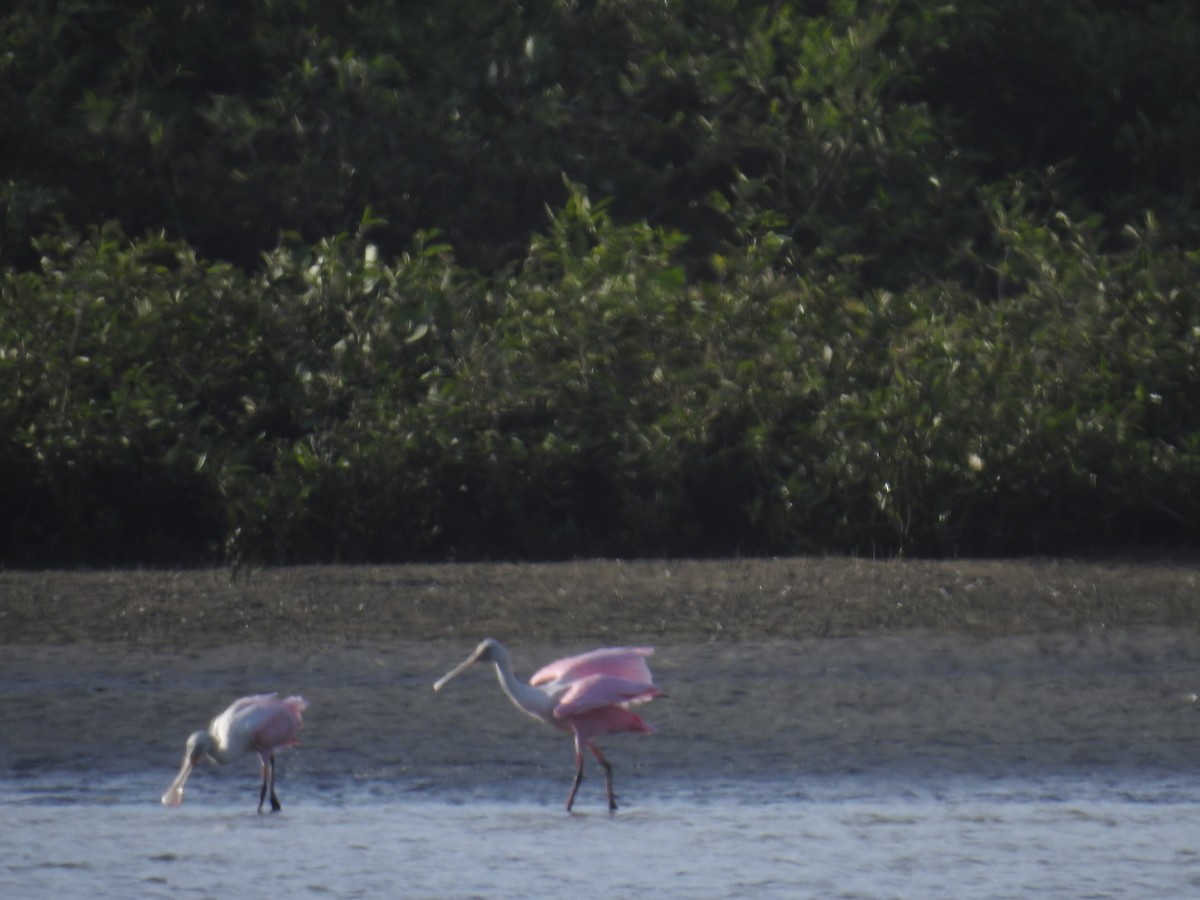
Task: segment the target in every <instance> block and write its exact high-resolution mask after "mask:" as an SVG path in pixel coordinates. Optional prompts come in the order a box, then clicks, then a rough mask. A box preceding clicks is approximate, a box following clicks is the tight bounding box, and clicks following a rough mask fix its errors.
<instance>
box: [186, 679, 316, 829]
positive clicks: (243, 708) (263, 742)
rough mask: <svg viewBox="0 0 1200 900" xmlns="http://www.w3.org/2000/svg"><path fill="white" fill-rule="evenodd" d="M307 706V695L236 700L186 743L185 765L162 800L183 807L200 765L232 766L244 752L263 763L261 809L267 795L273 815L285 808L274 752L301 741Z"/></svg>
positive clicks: (258, 696) (259, 803)
mask: <svg viewBox="0 0 1200 900" xmlns="http://www.w3.org/2000/svg"><path fill="white" fill-rule="evenodd" d="M307 707H308V704H307V703H306V702H305V701H304V698H303V697H288V698H287V699H286V700H280V699H279V698H278V696H277V695H275V694H258V695H256V696H253V697H243V698H242V699H240V700H235V701H234V702H233V705H232V706H230V707H229V709H227V710H225V712H223V713H221V714H220V715H219V716H217V717H216V718H215V719H213V720H212V723H211V724H210V725H209V726H208V731H197V732H196V733H195V734H193V735H192V736H191V737H189V738H188V739H187V750H186V751H185V752H184V754H183V766H182V767H181V768H180V769H179V774H178V775H176V776H175V780H174V781H173V782H171V786H170V787H169V788H167V792H166V793H165V794H163V796H162V802H163V806H179V805H180V804H181V803H183V786H184V784H185V783H186V782H187V780H188V776H189V775H191V774H192V769H193V768H194V767H195V765H196V763H197V762H199V761H200V760H202V759H208V760H210V761H212V762H214V763H227V762H229V761H230V760H232V759H233V758H234V757H237V756H241V755H242V754H243V753H257V754H258V758H259V760H260V761H261V763H262V787H261V788H260V789H259V792H258V811H259V812H260V813H261V812H262V808H263V803H264V802H265V801H266V799H267V795H268V792H269V793H270V797H271V812H278V811H279V810H280V809H281V808H282V807H281V806H280V805H279V798H278V797H277V796H276V795H275V753H276V751H278V750H282V749H284V748H285V747H291V746H294V745H295V744H297V743H299V742H300V737H299V734H300V729H301V728H302V727H303V725H304V722H303V719H302V717H301V713H303V712H304V710H305V709H306V708H307Z"/></svg>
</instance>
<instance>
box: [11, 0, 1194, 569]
mask: <svg viewBox="0 0 1200 900" xmlns="http://www.w3.org/2000/svg"><path fill="white" fill-rule="evenodd" d="M7 10H8V11H7V12H4V13H2V14H0V110H2V112H3V117H4V120H5V125H6V128H5V130H6V133H7V139H6V141H5V142H4V144H3V146H0V211H2V212H3V216H2V217H0V384H3V385H4V388H3V390H2V391H0V529H2V530H0V563H2V564H7V565H48V564H50V565H62V564H80V563H90V564H127V563H138V562H141V563H181V562H182V563H210V562H217V561H227V562H232V563H235V564H236V563H239V562H242V561H250V560H253V561H262V562H268V563H276V562H307V561H311V562H318V561H330V560H340V561H360V560H377V561H398V560H412V559H449V558H458V559H464V558H500V557H504V558H510V557H520V558H526V559H546V558H563V557H570V556H583V555H588V556H591V555H620V556H644V555H660V554H668V555H707V554H732V553H744V554H764V553H791V552H853V553H874V554H882V555H888V554H897V553H904V554H947V555H948V554H1013V553H1028V552H1039V553H1059V552H1076V553H1078V552H1095V551H1099V550H1105V549H1112V548H1115V547H1131V546H1137V545H1156V546H1162V545H1168V546H1175V547H1192V548H1194V547H1195V546H1196V544H1197V538H1198V537H1200V288H1198V286H1197V285H1198V283H1200V250H1197V249H1196V248H1197V247H1200V214H1198V211H1200V207H1198V195H1197V190H1198V188H1200V152H1198V148H1200V76H1198V75H1197V70H1196V67H1195V60H1194V48H1195V47H1196V46H1200V14H1198V13H1197V12H1196V9H1195V6H1194V4H1193V3H1191V2H1184V0H1157V2H1154V0H1150V2H1145V3H1140V4H1133V5H1131V4H1127V3H1115V2H1102V0H1065V2H1063V3H1059V4H1050V5H1044V4H1041V3H1039V2H1034V0H1010V2H999V3H998V2H990V0H964V2H962V3H958V4H955V5H944V6H935V5H930V4H920V3H914V2H904V0H878V2H854V0H829V2H798V3H779V2H767V0H763V2H752V3H735V2H732V0H693V2H688V3H675V2H659V3H647V2H623V0H532V2H524V3H521V4H516V3H510V2H499V3H497V2H489V3H483V2H475V0H468V2H465V3H462V4H457V5H451V6H447V5H445V4H437V5H435V4H431V3H423V2H414V3H406V4H395V3H390V2H383V0H364V2H362V3H358V4H352V5H346V4H328V3H322V2H315V0H255V2H249V0H215V2H210V0H206V2H199V0H164V2H160V3H155V4H151V5H147V6H145V7H142V8H138V7H137V6H136V5H130V4H123V3H116V2H107V3H105V2H99V3H97V2H83V0H67V2H62V3H57V4H46V3H41V2H36V0H14V2H13V3H11V4H9V6H8V7H7Z"/></svg>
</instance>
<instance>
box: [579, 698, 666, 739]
mask: <svg viewBox="0 0 1200 900" xmlns="http://www.w3.org/2000/svg"><path fill="white" fill-rule="evenodd" d="M571 727H572V728H573V729H574V731H575V733H576V734H577V735H579V737H580V739H581V740H583V741H590V740H592V739H593V738H598V737H600V736H602V735H605V734H621V733H625V732H632V733H635V734H654V733H655V731H656V730H657V729H655V727H654V726H653V725H651V724H650V723H649V722H647V721H646V720H645V719H643V718H642V717H641V716H639V715H638V714H637V713H635V712H634V711H633V710H632V709H626V708H625V707H623V706H602V707H600V708H599V709H593V710H592V711H591V712H588V713H584V714H583V715H581V716H572V717H571Z"/></svg>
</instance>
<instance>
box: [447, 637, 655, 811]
mask: <svg viewBox="0 0 1200 900" xmlns="http://www.w3.org/2000/svg"><path fill="white" fill-rule="evenodd" d="M653 652H654V650H653V648H651V647H605V648H603V649H600V650H593V651H591V652H590V653H582V654H580V655H579V656H571V657H568V658H566V659H560V660H558V661H556V662H552V663H550V664H549V665H547V666H543V667H542V668H540V669H538V670H537V671H536V672H534V673H533V677H532V678H530V679H529V684H524V683H522V682H520V681H518V680H517V677H516V676H515V675H514V674H513V668H512V659H511V658H510V657H509V655H508V650H507V649H506V648H505V647H504V645H503V644H501V643H500V642H499V641H497V640H494V639H493V638H487V639H486V640H485V641H483V642H482V643H481V644H480V645H479V646H478V647H476V648H475V652H473V653H472V654H471V655H470V656H468V657H467V658H466V660H464V661H463V662H462V663H461V664H460V665H459V666H458V667H457V668H455V669H453V670H451V671H450V672H447V673H446V674H445V675H443V676H442V677H441V678H439V679H438V681H437V683H436V684H435V685H434V686H433V689H434V690H435V691H440V690H441V689H442V688H443V687H445V686H446V682H448V681H450V680H451V679H452V678H456V677H457V676H459V675H461V674H462V673H463V672H465V671H466V670H467V669H469V668H470V667H471V666H473V665H475V663H477V662H485V663H488V662H490V663H491V664H492V665H494V666H495V667H496V677H497V678H498V679H499V680H500V687H501V688H503V689H504V693H505V694H507V695H508V699H509V700H511V701H512V702H513V705H514V706H516V707H517V709H519V710H521V711H522V712H525V713H528V714H529V715H531V716H533V717H534V718H535V719H540V720H541V721H543V722H545V723H546V724H547V725H553V726H554V727H555V728H559V729H561V730H563V731H569V732H572V733H573V734H574V735H575V780H574V782H573V783H572V784H571V793H570V794H568V795H567V812H570V811H571V807H572V806H573V805H574V803H575V794H576V793H577V792H578V791H579V785H580V782H582V781H583V751H584V749H585V748H586V749H587V750H589V751H590V752H591V754H592V756H594V757H596V761H597V762H598V763H600V765H601V766H602V767H603V769H604V789H605V792H606V793H607V795H608V808H609V810H610V811H611V810H615V809H616V808H617V800H616V796H615V795H614V794H613V783H612V766H611V765H609V763H608V760H606V759H605V758H604V754H603V753H601V752H600V748H599V747H597V746H596V744H595V743H594V741H595V739H596V738H598V737H600V736H601V735H605V734H616V733H618V732H622V731H631V732H640V733H643V734H653V733H654V728H653V726H651V725H648V724H647V723H646V722H645V721H644V720H643V719H642V717H641V716H639V715H638V714H637V713H635V712H634V711H633V710H632V709H630V706H632V705H634V704H638V703H645V702H646V701H648V700H653V699H654V698H655V697H657V696H659V695H660V694H661V693H662V691H660V690H659V689H658V688H657V687H656V686H655V685H654V681H653V678H652V677H651V675H650V666H649V665H648V664H647V662H646V658H647V657H648V656H650V655H651V654H652V653H653Z"/></svg>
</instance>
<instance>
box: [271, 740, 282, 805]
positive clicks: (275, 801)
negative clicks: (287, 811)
mask: <svg viewBox="0 0 1200 900" xmlns="http://www.w3.org/2000/svg"><path fill="white" fill-rule="evenodd" d="M281 809H283V806H282V805H281V804H280V803H279V797H277V796H276V794H275V756H274V755H273V754H272V756H271V812H279V811H280V810H281Z"/></svg>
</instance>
